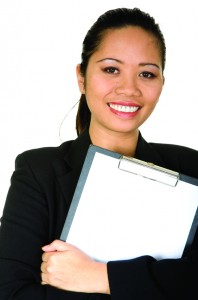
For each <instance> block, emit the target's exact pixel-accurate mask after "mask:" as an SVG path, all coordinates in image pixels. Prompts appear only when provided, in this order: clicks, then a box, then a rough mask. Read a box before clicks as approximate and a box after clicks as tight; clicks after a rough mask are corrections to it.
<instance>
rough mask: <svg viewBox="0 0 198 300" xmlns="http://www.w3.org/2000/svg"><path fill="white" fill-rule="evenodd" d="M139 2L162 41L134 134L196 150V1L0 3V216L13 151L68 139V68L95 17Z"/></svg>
mask: <svg viewBox="0 0 198 300" xmlns="http://www.w3.org/2000/svg"><path fill="white" fill-rule="evenodd" d="M117 7H131V8H132V7H139V8H141V9H142V10H144V11H146V12H148V13H150V14H151V15H152V16H154V18H155V19H156V21H157V22H158V23H159V24H160V27H161V29H162V32H163V33H164V36H165V39H166V44H167V64H166V70H165V77H166V81H165V86H164V90H163V93H162V96H161V98H160V99H161V100H160V102H159V104H158V106H157V108H156V110H155V112H154V113H153V115H152V116H151V117H150V119H149V120H148V121H147V122H146V124H145V125H143V126H142V128H141V131H142V133H143V135H144V137H145V138H146V140H147V141H153V142H165V143H174V144H182V145H185V146H189V147H191V148H195V149H198V138H197V137H198V126H197V108H198V106H197V102H198V95H197V85H198V83H197V81H198V77H197V74H198V73H197V70H198V59H197V53H198V43H197V42H196V40H197V37H198V29H197V28H198V20H197V13H196V12H197V9H196V1H194V0H188V1H176V0H175V1H159V0H139V1H137V0H136V1H133V0H108V1H91V0H83V1H81V0H72V1H67V0H56V1H55V0H54V1H52V0H34V1H30V0H29V1H27V0H16V1H14V0H0V140H1V146H0V214H1V212H2V209H3V205H4V201H5V198H6V194H7V190H8V187H9V184H10V177H11V174H12V172H13V170H14V161H15V157H16V156H17V154H19V153H21V152H23V151H25V150H27V149H31V148H37V147H44V146H57V145H59V144H60V143H61V142H62V141H65V140H67V139H70V138H74V137H76V135H75V130H74V128H75V121H74V116H75V110H73V112H72V113H70V114H69V115H68V116H67V118H66V120H65V121H64V123H63V125H62V126H61V130H60V136H61V139H60V136H59V128H60V125H61V123H62V121H63V119H64V117H65V115H66V114H67V112H68V111H69V110H70V109H71V108H72V106H73V105H74V104H75V103H76V102H77V101H78V99H79V97H80V93H79V91H78V88H77V83H76V77H75V67H76V64H77V63H78V62H80V54H81V44H82V40H83V38H84V36H85V34H86V32H87V30H88V29H89V27H90V26H91V25H92V23H93V22H94V21H95V20H96V18H97V17H98V16H99V15H100V14H102V13H103V12H105V11H106V10H109V9H112V8H117Z"/></svg>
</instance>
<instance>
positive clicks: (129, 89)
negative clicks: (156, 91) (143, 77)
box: [115, 76, 141, 97]
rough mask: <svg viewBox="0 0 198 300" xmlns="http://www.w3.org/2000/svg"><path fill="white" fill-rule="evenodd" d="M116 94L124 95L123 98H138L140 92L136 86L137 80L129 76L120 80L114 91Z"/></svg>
mask: <svg viewBox="0 0 198 300" xmlns="http://www.w3.org/2000/svg"><path fill="white" fill-rule="evenodd" d="M115 91H116V93H117V94H118V95H119V94H124V95H125V96H128V97H129V96H136V97H138V96H140V95H141V90H140V87H139V86H138V79H137V78H135V77H131V76H125V77H124V78H122V79H121V80H120V81H119V82H118V85H117V87H116V89H115Z"/></svg>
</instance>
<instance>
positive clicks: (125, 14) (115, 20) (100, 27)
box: [76, 8, 166, 135]
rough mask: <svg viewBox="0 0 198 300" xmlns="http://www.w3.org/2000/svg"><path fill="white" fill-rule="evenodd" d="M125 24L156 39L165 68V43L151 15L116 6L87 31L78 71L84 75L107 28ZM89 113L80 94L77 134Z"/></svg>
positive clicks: (83, 96)
mask: <svg viewBox="0 0 198 300" xmlns="http://www.w3.org/2000/svg"><path fill="white" fill-rule="evenodd" d="M127 26H138V27H141V28H142V29H144V30H145V31H147V32H149V33H151V34H152V35H153V36H154V37H155V38H156V40H157V42H158V45H159V50H160V54H161V62H162V70H164V68H165V61H166V45H165V40H164V37H163V34H162V32H161V30H160V28H159V25H158V24H156V22H155V20H154V18H153V17H151V16H150V15H149V14H148V13H145V12H143V11H141V10H140V9H138V8H133V9H130V8H117V9H113V10H109V11H107V12H105V13H104V14H103V15H101V16H100V17H99V18H98V19H97V21H96V22H95V23H94V24H93V26H92V27H91V28H90V29H89V31H88V32H87V35H86V36H85V38H84V41H83V48H82V54H81V64H80V71H81V75H82V76H83V77H85V76H86V71H87V66H88V63H89V59H90V57H91V56H92V54H93V53H94V52H95V51H97V49H98V48H99V46H100V43H101V42H102V39H103V37H104V34H105V33H106V31H107V30H108V29H118V28H123V27H127ZM90 119H91V113H90V110H89V108H88V106H87V101H86V97H85V95H84V94H82V95H81V98H80V101H79V106H78V112H77V116H76V131H77V134H78V135H79V134H80V133H81V132H83V131H84V129H85V128H87V127H88V126H89V124H90Z"/></svg>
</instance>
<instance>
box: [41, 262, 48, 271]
mask: <svg viewBox="0 0 198 300" xmlns="http://www.w3.org/2000/svg"><path fill="white" fill-rule="evenodd" d="M46 267H47V264H46V263H45V262H43V263H42V264H41V272H42V273H47V270H46Z"/></svg>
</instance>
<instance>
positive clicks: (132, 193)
mask: <svg viewBox="0 0 198 300" xmlns="http://www.w3.org/2000/svg"><path fill="white" fill-rule="evenodd" d="M188 199H190V201H188ZM197 204H198V187H197V186H195V187H194V189H193V188H192V185H191V184H187V183H185V182H183V181H179V182H178V184H177V186H176V187H170V186H168V185H165V184H162V183H159V182H156V181H152V180H149V179H145V178H143V177H141V176H138V175H134V174H131V173H128V172H125V171H121V170H120V169H118V159H116V158H113V157H110V156H106V155H104V154H101V153H96V154H95V157H94V161H93V163H92V165H91V168H90V172H89V175H88V178H87V180H86V183H85V186H84V189H83V191H82V194H81V198H80V201H79V204H78V207H77V210H76V213H75V216H74V219H73V222H72V225H71V228H70V231H69V234H68V236H67V242H69V243H71V244H74V245H76V246H77V247H79V248H80V249H82V250H83V251H85V252H86V253H87V254H88V255H90V256H91V257H93V258H94V259H96V260H99V261H104V262H107V261H110V260H121V259H130V258H134V257H138V256H142V255H151V256H153V257H155V258H156V259H162V258H179V257H181V255H182V253H183V250H184V247H185V244H186V241H187V237H188V234H189V230H190V228H191V225H192V221H193V218H194V215H195V212H196V209H197Z"/></svg>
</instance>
